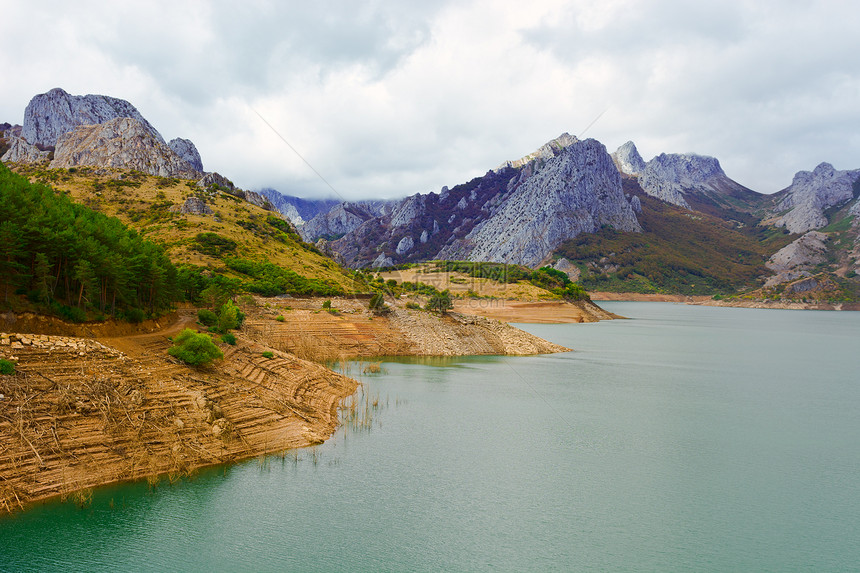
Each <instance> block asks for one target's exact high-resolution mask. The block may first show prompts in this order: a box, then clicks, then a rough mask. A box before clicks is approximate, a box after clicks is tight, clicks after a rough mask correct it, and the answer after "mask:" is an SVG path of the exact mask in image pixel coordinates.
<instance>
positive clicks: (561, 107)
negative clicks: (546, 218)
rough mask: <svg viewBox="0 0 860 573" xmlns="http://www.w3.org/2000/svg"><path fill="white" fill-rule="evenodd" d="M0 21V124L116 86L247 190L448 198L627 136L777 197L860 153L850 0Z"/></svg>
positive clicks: (89, 10)
mask: <svg viewBox="0 0 860 573" xmlns="http://www.w3.org/2000/svg"><path fill="white" fill-rule="evenodd" d="M409 4H414V5H409ZM0 14H2V21H3V26H2V29H3V46H4V47H3V49H2V51H0V75H2V78H3V89H2V90H0V122H2V121H9V122H12V123H20V122H21V121H22V118H23V111H24V108H25V107H26V105H27V102H28V101H29V100H30V98H31V97H32V96H33V95H35V94H37V93H43V92H46V91H48V90H49V89H51V88H53V87H62V88H63V89H65V90H66V91H68V92H70V93H72V94H88V93H100V94H106V95H112V96H115V97H120V98H123V99H126V100H129V101H130V102H132V103H133V104H134V105H135V106H136V107H137V108H138V109H139V110H140V111H141V113H142V114H143V115H144V116H145V117H146V118H147V119H149V121H150V122H151V123H152V124H153V125H154V126H155V127H156V128H157V129H158V130H159V131H160V132H161V133H162V135H163V136H164V137H165V138H166V139H172V138H174V137H186V138H189V139H191V140H192V141H194V142H195V144H196V145H197V147H198V149H199V150H200V153H201V155H202V157H203V162H204V166H205V167H206V169H207V170H216V171H218V172H220V173H222V174H223V175H226V176H227V177H229V178H231V179H233V181H234V182H235V183H236V184H238V185H240V186H241V187H244V188H248V189H258V188H261V187H274V188H276V189H278V190H280V191H282V192H285V193H290V194H294V195H299V196H305V197H319V196H325V195H332V191H331V189H330V188H329V185H330V186H331V187H333V188H334V189H335V190H336V191H337V193H338V194H340V195H341V196H343V197H346V198H350V199H352V198H370V197H388V198H391V197H399V196H404V195H408V194H412V193H415V192H428V191H438V189H439V188H440V187H442V186H443V185H449V186H453V185H455V184H457V183H462V182H465V181H467V180H468V179H470V178H472V177H475V176H478V175H481V174H483V173H484V172H486V171H487V170H488V169H490V168H492V167H495V166H496V165H498V164H499V163H501V162H502V161H504V160H506V159H515V158H517V157H519V156H522V155H524V154H526V153H528V152H530V151H532V150H534V149H535V148H537V147H538V146H540V145H541V144H543V143H544V142H546V141H547V140H549V139H552V138H554V137H556V136H558V135H559V134H560V133H562V132H565V131H567V132H569V133H571V134H573V135H580V134H582V133H583V132H585V135H586V136H587V137H594V138H596V139H598V140H600V141H601V142H603V143H604V144H605V145H606V147H607V148H608V149H609V151H612V150H614V149H615V148H617V147H618V146H619V145H621V144H622V143H624V142H625V141H627V140H633V141H634V142H635V143H636V144H637V146H638V147H639V150H640V152H641V153H642V155H643V157H644V158H645V159H646V160H648V159H650V158H651V157H653V156H654V155H657V154H659V153H662V152H670V153H672V152H677V153H682V152H696V153H700V154H704V155H713V156H716V157H718V158H719V159H720V162H721V164H722V166H723V169H724V170H725V171H726V173H727V174H728V175H729V176H730V177H732V178H733V179H735V180H737V181H738V182H740V183H742V184H744V185H746V186H748V187H750V188H752V189H755V190H756V191H760V192H763V193H772V192H774V191H778V190H779V189H781V188H783V187H786V186H787V185H788V184H789V183H790V182H791V178H792V176H793V174H794V173H795V172H796V171H798V170H801V169H806V170H811V169H812V168H814V167H815V166H816V165H817V164H818V163H820V162H822V161H828V162H830V163H832V164H833V165H834V166H835V167H836V168H837V169H853V168H860V57H858V55H860V3H856V2H853V1H851V0H846V1H844V2H840V1H835V0H834V1H826V0H825V1H820V2H810V1H796V0H780V1H773V2H769V1H763V0H755V1H732V0H723V1H702V0H700V1H696V2H692V1H670V0H600V1H593V0H585V1H578V0H567V1H543V0H532V1H531V2H528V3H526V2H522V1H514V0H492V1H489V0H488V1H483V0H459V1H456V2H444V1H440V2H431V1H424V2H412V3H407V2H393V1H391V2H383V1H378V0H374V1H365V2H359V1H354V0H345V1H341V0H334V1H321V2H286V1H282V2H279V1H272V2H263V1H259V2H258V1H249V0H246V1H244V2H241V3H238V2H202V1H186V0H170V1H168V2H158V1H147V2H131V1H129V2H111V3H107V2H87V1H78V2H67V1H62V2H55V1H48V0H40V1H39V2H31V1H26V0H25V1H20V2H19V1H13V0H0ZM601 114H602V115H601ZM598 117H599V119H598V120H597V121H596V122H594V120H595V118H598ZM592 122H594V123H593V125H591V127H590V128H589V127H588V126H589V124H592ZM586 128H588V129H586ZM290 146H292V148H294V149H295V150H296V152H297V153H298V154H300V156H301V157H303V158H304V159H305V160H306V162H307V163H305V161H303V160H302V159H301V158H300V156H299V155H297V153H296V152H294V151H293V149H291V147H290ZM309 165H311V166H313V169H315V170H316V171H317V172H318V173H319V174H321V176H322V177H323V178H324V179H325V181H326V182H327V183H326V182H324V181H323V180H321V179H320V178H319V177H317V175H316V174H315V173H314V170H313V169H312V168H310V167H309Z"/></svg>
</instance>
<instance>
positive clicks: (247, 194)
mask: <svg viewBox="0 0 860 573" xmlns="http://www.w3.org/2000/svg"><path fill="white" fill-rule="evenodd" d="M242 197H243V198H244V199H245V201H247V202H248V203H250V204H251V205H256V206H257V207H260V208H261V209H265V210H266V211H274V210H275V208H274V207H272V204H271V203H269V200H268V199H266V198H265V197H263V196H262V195H260V194H259V193H256V192H254V191H242Z"/></svg>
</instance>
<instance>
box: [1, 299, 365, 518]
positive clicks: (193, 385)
mask: <svg viewBox="0 0 860 573" xmlns="http://www.w3.org/2000/svg"><path fill="white" fill-rule="evenodd" d="M192 321H193V315H192V314H191V313H188V312H184V313H180V314H179V315H177V316H176V317H174V321H173V322H172V323H171V324H170V325H168V326H165V327H164V328H160V329H158V330H156V331H155V332H152V333H148V334H138V335H133V336H127V337H122V338H100V339H97V340H95V341H92V340H90V341H87V340H84V339H75V338H69V337H66V338H59V337H54V338H53V339H49V338H48V337H46V336H42V337H37V336H33V337H30V338H29V339H27V341H28V342H29V344H23V343H22V342H21V337H20V336H17V337H16V336H14V335H13V336H8V335H7V337H6V340H7V341H14V342H12V343H11V344H6V345H3V346H0V354H3V355H5V356H7V357H9V356H14V358H15V359H16V361H17V363H18V368H17V373H16V374H15V375H13V376H0V394H2V395H3V398H2V400H0V511H3V510H6V511H13V510H16V509H20V508H23V507H24V506H25V505H26V504H27V503H28V502H31V501H34V500H39V499H44V498H49V497H55V496H61V497H67V496H73V497H74V496H77V497H86V495H87V493H86V492H87V491H88V488H91V487H93V486H96V485H102V484H107V483H112V482H117V481H124V480H133V479H138V478H141V477H148V478H149V479H153V478H152V476H156V475H162V476H166V477H167V478H169V479H177V478H178V477H180V476H182V475H184V474H188V473H191V472H193V471H194V470H195V469H196V468H199V467H202V466H206V465H211V464H218V463H223V462H228V461H232V460H238V459H241V458H247V457H252V456H256V455H259V454H262V453H266V452H275V451H283V450H286V449H291V448H299V447H304V446H309V445H313V444H317V443H320V442H322V441H323V440H325V439H326V438H327V437H328V436H330V435H331V434H332V433H333V432H334V430H335V428H336V425H337V407H338V404H339V403H340V402H341V400H342V399H343V398H345V397H347V396H349V395H351V394H352V393H353V392H354V391H355V389H356V387H357V383H356V382H355V381H354V380H352V379H350V378H347V377H345V376H341V375H339V374H336V373H334V372H332V371H331V370H328V369H326V368H325V367H323V366H321V365H319V364H315V363H312V362H308V361H305V360H301V359H299V358H297V357H295V356H292V355H290V354H286V353H282V352H279V351H277V350H274V351H273V353H274V358H271V359H269V358H265V357H263V355H262V353H263V351H266V350H270V349H269V348H268V347H266V346H263V345H261V344H259V343H257V342H254V341H251V340H248V339H247V338H246V337H244V336H240V339H239V343H238V344H237V345H236V346H229V345H224V344H222V345H220V346H221V349H222V351H223V352H224V359H223V360H221V361H218V362H216V363H215V365H213V366H210V367H207V368H193V367H190V366H187V365H185V364H182V363H179V362H177V361H176V360H174V359H172V358H171V357H170V356H169V355H168V354H167V349H168V348H169V346H170V342H169V341H168V339H167V336H168V335H170V334H174V333H176V332H178V331H179V330H180V329H181V328H182V327H183V326H185V325H186V324H187V323H189V322H192ZM40 338H41V340H40ZM96 342H98V343H100V344H99V345H96V344H95V343H96ZM13 345H14V346H15V348H13Z"/></svg>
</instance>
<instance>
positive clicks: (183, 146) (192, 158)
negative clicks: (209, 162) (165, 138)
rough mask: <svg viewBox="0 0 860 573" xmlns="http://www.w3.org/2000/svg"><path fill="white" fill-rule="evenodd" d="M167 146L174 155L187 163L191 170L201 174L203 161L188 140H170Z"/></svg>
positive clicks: (178, 138) (179, 138)
mask: <svg viewBox="0 0 860 573" xmlns="http://www.w3.org/2000/svg"><path fill="white" fill-rule="evenodd" d="M167 145H168V146H169V147H170V149H172V150H173V152H174V153H176V155H178V156H179V157H181V158H182V159H184V160H185V161H187V162H188V165H190V166H191V168H192V169H194V170H195V171H199V172H200V173H203V160H202V159H200V152H198V151H197V147H196V146H195V145H194V143H192V142H191V140H190V139H182V138H181V137H177V138H176V139H171V140H170V143H168V144H167Z"/></svg>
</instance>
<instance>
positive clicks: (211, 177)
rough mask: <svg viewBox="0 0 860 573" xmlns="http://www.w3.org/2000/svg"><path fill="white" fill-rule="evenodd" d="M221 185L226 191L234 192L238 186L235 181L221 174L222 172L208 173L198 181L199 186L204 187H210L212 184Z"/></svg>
mask: <svg viewBox="0 0 860 573" xmlns="http://www.w3.org/2000/svg"><path fill="white" fill-rule="evenodd" d="M213 185H214V186H215V187H219V188H221V189H223V190H225V191H227V192H228V193H229V192H232V191H235V190H236V186H235V185H233V182H232V181H230V180H229V179H227V178H226V177H224V176H223V175H221V174H220V173H215V172H214V171H213V172H212V173H207V174H206V175H204V176H203V178H202V179H200V180H199V181H198V182H197V186H198V187H200V188H202V189H208V188H209V187H211V186H213Z"/></svg>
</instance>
